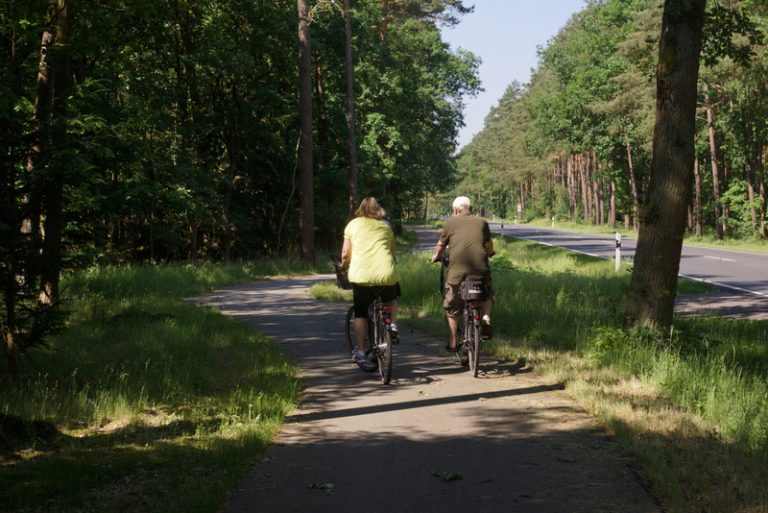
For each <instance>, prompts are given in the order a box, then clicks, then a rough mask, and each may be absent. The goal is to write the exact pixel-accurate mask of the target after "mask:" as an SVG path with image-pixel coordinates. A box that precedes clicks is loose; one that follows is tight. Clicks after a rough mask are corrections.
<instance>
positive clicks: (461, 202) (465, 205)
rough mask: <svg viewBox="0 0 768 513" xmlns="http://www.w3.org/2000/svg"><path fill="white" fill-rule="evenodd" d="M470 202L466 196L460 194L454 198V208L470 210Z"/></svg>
mask: <svg viewBox="0 0 768 513" xmlns="http://www.w3.org/2000/svg"><path fill="white" fill-rule="evenodd" d="M469 207H470V202H469V198H467V197H466V196H459V197H458V198H456V199H455V200H453V208H460V209H462V210H469Z"/></svg>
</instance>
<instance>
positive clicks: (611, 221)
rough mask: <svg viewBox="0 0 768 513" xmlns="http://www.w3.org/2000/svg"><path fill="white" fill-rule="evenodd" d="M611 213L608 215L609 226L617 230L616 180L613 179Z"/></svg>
mask: <svg viewBox="0 0 768 513" xmlns="http://www.w3.org/2000/svg"><path fill="white" fill-rule="evenodd" d="M609 204H610V212H609V214H608V224H610V225H611V228H616V180H615V179H613V178H612V179H611V199H610V203H609Z"/></svg>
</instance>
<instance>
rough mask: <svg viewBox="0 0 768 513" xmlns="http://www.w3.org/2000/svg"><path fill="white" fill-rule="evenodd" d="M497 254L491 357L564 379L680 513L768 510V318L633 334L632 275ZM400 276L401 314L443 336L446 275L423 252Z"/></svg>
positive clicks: (555, 255) (510, 251)
mask: <svg viewBox="0 0 768 513" xmlns="http://www.w3.org/2000/svg"><path fill="white" fill-rule="evenodd" d="M496 246H497V250H498V251H497V256H495V257H494V258H493V260H492V261H491V262H492V269H493V283H494V289H495V291H496V293H495V304H494V308H493V315H492V318H493V324H494V341H493V343H492V344H489V345H488V348H489V349H490V350H493V351H495V352H496V353H497V354H498V355H501V356H507V357H510V358H525V359H526V360H527V361H529V362H530V363H533V364H534V366H535V367H536V368H537V370H539V371H540V372H543V373H546V374H548V375H549V376H550V377H552V378H553V379H558V380H560V381H563V382H565V383H566V384H567V385H568V386H569V387H570V388H571V390H573V391H574V393H575V394H576V395H577V396H579V397H580V399H581V400H582V401H583V402H584V404H585V406H586V407H587V408H589V409H590V410H591V411H593V412H594V413H595V414H597V415H598V416H600V417H601V418H602V419H603V420H604V421H605V423H606V425H608V426H610V427H611V429H613V431H614V432H615V433H616V434H617V435H618V436H619V437H620V439H622V440H623V444H624V446H625V447H627V448H628V450H630V451H632V452H633V453H634V454H635V456H636V457H637V458H638V462H639V463H638V464H639V465H641V467H643V470H644V471H645V472H646V473H647V474H648V475H649V476H650V477H649V479H651V481H652V482H653V483H654V484H655V485H656V486H657V487H658V490H659V493H661V494H662V495H664V496H665V499H667V501H668V502H669V504H670V505H671V506H672V511H686V512H688V511H690V512H693V511H702V510H707V511H722V512H731V511H739V510H743V511H747V510H749V511H768V490H767V489H765V487H764V486H763V485H760V484H758V483H761V482H762V483H764V482H765V480H766V479H768V385H767V384H766V383H768V344H767V343H766V342H768V321H734V320H724V319H719V318H716V317H702V318H696V319H678V320H676V323H675V329H674V330H673V331H671V332H669V333H662V334H659V333H650V332H645V331H633V332H627V331H625V330H623V329H622V328H621V326H622V312H623V310H624V297H625V291H626V287H627V284H628V280H629V269H624V270H622V271H621V272H619V273H615V272H614V270H613V264H612V263H611V262H607V261H603V260H600V259H595V258H591V257H587V256H583V255H579V254H574V253H570V252H567V251H562V250H559V249H556V248H552V247H548V246H541V245H537V244H535V243H530V242H524V241H519V240H513V239H505V240H502V239H497V240H496ZM400 270H401V273H402V288H403V292H404V295H403V297H402V298H401V305H402V308H401V318H402V319H407V318H409V317H410V320H411V322H414V323H417V324H419V325H420V326H421V327H425V328H427V329H430V330H434V332H435V333H437V334H439V335H443V336H444V335H445V326H444V323H443V322H442V318H443V310H442V308H441V296H440V293H439V291H438V288H439V287H438V283H439V268H437V266H430V265H429V263H428V257H427V256H426V255H424V254H421V255H411V256H409V257H408V258H405V259H403V260H402V261H401V266H400ZM678 290H679V291H682V292H694V291H700V290H706V287H704V288H703V289H702V286H701V285H699V284H695V283H690V282H681V283H680V285H679V287H678ZM685 497H688V500H684V498H685ZM691 497H695V498H694V499H691ZM750 508H751V509H750Z"/></svg>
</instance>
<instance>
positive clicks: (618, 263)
mask: <svg viewBox="0 0 768 513" xmlns="http://www.w3.org/2000/svg"><path fill="white" fill-rule="evenodd" d="M619 269H621V234H620V233H619V232H616V272H619Z"/></svg>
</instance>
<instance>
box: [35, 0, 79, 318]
mask: <svg viewBox="0 0 768 513" xmlns="http://www.w3.org/2000/svg"><path fill="white" fill-rule="evenodd" d="M48 18H49V24H50V30H49V31H46V33H44V35H43V41H42V43H43V44H42V48H41V51H40V71H39V74H38V88H37V98H36V99H35V121H36V125H37V127H38V130H39V131H38V137H37V141H36V143H34V144H33V146H32V149H31V151H30V155H29V159H28V163H27V171H28V172H30V173H32V174H33V175H37V176H34V177H33V183H36V187H35V188H36V192H33V193H32V195H31V197H35V198H36V199H35V200H34V201H33V212H34V214H33V216H32V219H31V220H30V226H31V228H32V233H33V238H36V239H37V240H38V241H39V242H38V243H39V247H40V257H39V266H37V270H38V271H39V273H40V301H41V302H42V303H45V304H52V303H55V302H57V301H58V298H59V274H60V271H61V261H62V238H63V232H64V218H63V217H64V212H63V211H64V208H63V207H64V200H63V194H64V169H63V166H64V159H62V158H55V155H54V153H55V152H54V149H55V148H56V146H57V145H63V144H64V139H65V138H66V103H65V100H64V99H65V98H66V91H67V89H69V87H70V86H71V79H70V68H71V64H70V59H69V51H68V46H69V26H70V23H71V21H70V13H69V6H68V3H67V0H49V2H48ZM43 168H45V171H44V172H43Z"/></svg>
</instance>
